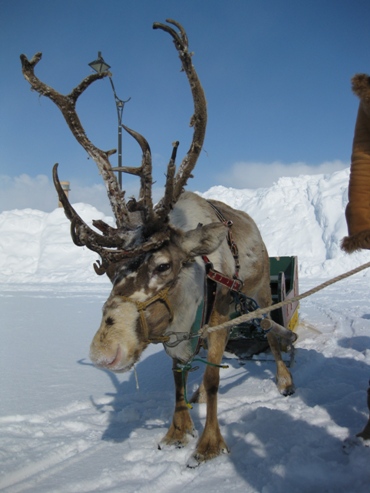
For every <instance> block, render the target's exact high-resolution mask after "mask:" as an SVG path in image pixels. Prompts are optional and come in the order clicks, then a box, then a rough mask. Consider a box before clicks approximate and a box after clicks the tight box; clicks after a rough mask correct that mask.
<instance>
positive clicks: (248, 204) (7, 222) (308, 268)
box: [0, 169, 370, 283]
mask: <svg viewBox="0 0 370 493" xmlns="http://www.w3.org/2000/svg"><path fill="white" fill-rule="evenodd" d="M348 178H349V169H346V170H343V171H338V172H335V173H333V174H331V175H322V174H321V175H314V176H312V175H310V176H299V177H295V178H289V177H284V178H280V179H279V180H278V182H276V183H275V184H274V185H273V186H272V187H270V188H259V189H256V190H250V189H245V190H236V189H232V188H226V187H223V186H217V187H213V188H211V189H210V190H208V191H207V192H205V193H203V194H201V195H202V196H203V197H205V198H207V199H210V198H215V199H217V200H221V201H223V202H226V203H227V204H229V205H231V206H232V207H235V208H237V209H241V210H244V211H245V212H247V213H248V214H249V215H250V216H252V217H253V219H254V220H255V221H256V223H257V224H258V226H259V228H260V230H261V233H262V236H263V238H264V241H265V243H266V246H267V249H268V251H269V255H270V256H283V255H297V256H298V259H299V275H300V277H302V278H304V277H315V278H320V277H328V276H336V275H338V274H341V273H343V272H346V271H347V270H350V269H352V268H354V267H357V266H358V265H360V264H362V263H364V262H367V261H369V259H370V256H369V253H368V252H359V253H355V254H352V255H350V256H349V255H346V254H345V253H343V252H342V251H341V250H340V242H341V240H342V238H343V237H344V236H345V235H346V234H347V225H346V221H345V215H344V211H345V206H346V203H347V193H348ZM74 207H75V209H76V210H77V212H78V213H79V214H80V215H81V217H83V219H84V220H85V221H86V222H87V223H89V224H91V221H92V220H93V219H103V220H104V221H106V222H108V223H110V224H112V218H107V217H105V216H104V214H103V213H101V212H99V211H98V210H97V209H95V208H94V207H92V206H90V205H87V204H82V203H79V204H75V205H74ZM69 228H70V224H69V221H68V220H67V218H66V217H65V216H64V213H63V211H62V209H56V210H54V211H53V212H51V213H45V212H41V211H38V210H31V209H24V210H13V211H6V212H3V213H2V214H0V282H2V283H26V282H39V283H40V282H61V281H62V282H107V280H106V278H105V277H102V278H99V277H98V276H96V274H95V272H94V270H93V268H92V264H93V263H94V261H95V260H97V257H98V255H97V254H95V253H93V252H91V251H89V250H88V249H87V248H85V247H83V248H78V247H76V246H75V245H74V244H73V242H72V240H71V237H70V233H69ZM361 275H362V276H369V275H370V274H369V272H368V271H363V273H362V274H361Z"/></svg>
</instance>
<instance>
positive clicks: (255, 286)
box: [21, 19, 294, 465]
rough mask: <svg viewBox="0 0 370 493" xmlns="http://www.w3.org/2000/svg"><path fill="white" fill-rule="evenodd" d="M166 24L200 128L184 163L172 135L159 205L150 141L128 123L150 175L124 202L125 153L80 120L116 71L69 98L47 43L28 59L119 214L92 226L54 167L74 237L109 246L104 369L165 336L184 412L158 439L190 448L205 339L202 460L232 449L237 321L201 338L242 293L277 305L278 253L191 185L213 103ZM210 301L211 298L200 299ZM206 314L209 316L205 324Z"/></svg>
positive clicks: (144, 173) (96, 346)
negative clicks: (191, 390) (193, 372)
mask: <svg viewBox="0 0 370 493" xmlns="http://www.w3.org/2000/svg"><path fill="white" fill-rule="evenodd" d="M167 22H168V23H169V24H171V25H172V26H174V27H175V28H177V30H176V29H174V28H173V27H171V26H168V25H167V24H161V23H154V24H153V28H154V29H161V30H163V31H165V32H167V33H169V34H170V36H171V37H172V38H173V41H174V44H175V47H176V50H177V52H178V55H179V58H180V60H181V63H182V69H183V71H184V72H185V74H186V76H187V78H188V81H189V84H190V88H191V92H192V96H193V102H194V114H193V116H192V118H191V123H190V125H191V126H192V127H193V137H192V142H191V145H190V148H189V150H188V152H187V154H186V155H185V157H184V159H183V160H182V162H181V164H180V166H179V167H178V169H177V170H176V165H175V159H176V154H177V148H178V144H179V143H178V142H176V143H174V144H173V151H172V155H171V159H170V160H169V164H168V168H167V175H166V183H165V191H164V196H163V198H162V199H161V200H160V201H159V202H158V203H157V204H156V205H154V204H153V200H152V191H151V188H152V160H151V151H150V147H149V144H148V142H147V141H146V139H145V138H144V137H143V136H142V135H140V134H139V133H138V132H136V131H134V130H131V129H130V128H128V127H126V126H124V125H123V128H124V129H125V130H126V131H127V132H128V134H130V135H131V136H132V137H133V138H134V139H135V140H136V141H137V143H138V144H139V145H140V147H141V151H142V162H141V165H140V166H138V167H123V168H122V171H123V172H125V173H128V174H132V175H136V176H138V177H139V178H140V191H139V198H138V200H135V199H130V200H129V201H127V202H126V200H125V192H124V191H121V189H120V187H119V185H118V182H117V179H116V177H115V175H114V173H113V171H112V169H111V164H110V162H109V157H110V156H111V155H112V154H113V153H114V152H115V151H114V150H113V151H103V150H101V149H99V148H97V147H96V146H95V145H94V144H93V143H92V142H91V141H90V140H89V139H88V138H87V136H86V134H85V131H84V129H83V127H82V125H81V122H80V120H79V118H78V115H77V112H76V108H75V105H76V102H77V99H78V97H79V96H80V95H81V94H82V93H83V91H84V90H85V89H86V88H87V87H88V86H90V84H92V83H93V82H94V81H96V80H97V79H101V78H103V77H106V76H109V75H110V74H109V72H103V73H94V74H90V75H89V76H88V77H86V78H85V79H84V80H83V81H82V82H81V83H80V84H79V85H78V86H77V87H75V88H74V89H73V90H72V91H71V93H70V94H68V95H66V96H64V95H62V94H60V93H58V92H57V91H56V90H54V89H53V88H51V87H49V86H47V85H46V84H44V83H43V82H41V81H40V80H39V79H38V78H37V77H36V76H35V74H34V68H35V66H36V64H37V63H38V62H39V61H40V59H41V56H42V54H41V53H37V54H36V55H35V56H34V57H33V58H32V59H31V60H30V61H29V60H28V59H27V58H26V56H25V55H21V61H22V70H23V74H24V77H25V78H26V80H27V81H28V82H29V83H30V84H31V86H32V88H33V89H34V90H36V91H37V92H38V93H39V94H40V95H44V96H47V97H49V98H50V99H51V100H52V101H53V102H54V103H55V104H56V105H57V106H58V107H59V109H60V110H61V112H62V114H63V116H64V118H65V120H66V122H67V124H68V126H69V128H70V130H71V131H72V133H73V135H74V136H75V138H76V139H77V141H78V142H79V143H80V144H81V145H82V147H83V148H84V149H85V150H86V151H87V153H88V154H89V155H90V157H91V158H92V159H93V160H94V161H95V162H96V164H97V166H98V168H99V171H100V174H101V175H102V177H103V179H104V182H105V184H106V187H107V193H108V197H109V200H110V203H111V207H112V210H113V212H114V215H115V220H116V227H111V226H109V225H108V224H106V223H104V222H103V221H100V220H99V221H93V226H94V228H92V227H90V226H89V225H87V224H86V223H85V222H84V221H83V219H82V218H81V217H80V216H79V215H78V214H77V212H76V211H75V210H74V208H73V207H72V205H71V204H70V203H69V201H68V198H67V197H66V195H65V194H64V192H63V190H62V187H61V185H60V182H59V178H58V173H57V166H58V165H55V166H54V169H53V180H54V184H55V187H56V190H57V192H58V195H59V199H60V201H61V203H62V204H63V207H64V211H65V214H66V216H67V217H68V219H69V220H70V221H71V236H72V239H73V241H74V243H75V244H76V245H78V246H86V247H87V248H89V249H90V250H92V251H94V252H96V253H97V254H99V256H100V257H101V260H99V261H97V263H96V264H94V268H95V271H96V273H97V274H100V275H101V274H104V273H106V274H107V275H108V277H109V279H110V281H111V282H112V284H113V287H112V291H111V293H110V295H109V298H108V299H107V301H106V302H105V304H104V307H103V317H102V321H101V324H100V327H99V329H98V331H97V332H96V334H95V336H94V338H93V340H92V343H91V348H90V358H91V360H92V361H93V363H94V364H95V365H96V366H98V367H100V368H104V369H108V370H110V371H113V372H125V371H128V370H129V369H131V368H132V367H133V365H135V363H136V362H138V360H139V358H140V355H141V354H142V352H143V351H144V350H145V348H146V347H147V346H148V345H149V344H150V343H162V344H163V345H164V348H165V351H166V352H167V353H168V355H169V356H170V357H171V358H172V359H173V370H174V371H173V375H174V381H175V390H176V399H175V410H174V415H173V419H172V423H171V425H170V427H169V430H168V432H167V434H166V435H165V436H164V438H163V439H162V441H161V442H160V444H159V448H162V447H164V446H175V447H183V446H184V445H186V444H187V443H188V441H189V438H190V437H192V436H195V430H194V425H193V422H192V419H191V416H190V413H189V407H188V402H187V399H186V391H185V389H186V376H187V372H188V369H189V362H191V361H192V358H193V357H194V355H195V354H196V353H197V351H198V350H199V346H200V343H201V342H202V343H203V344H206V346H207V351H208V352H207V364H206V365H205V371H204V377H203V383H202V385H201V387H200V389H199V390H198V391H197V392H196V395H195V396H194V399H193V401H198V402H201V401H204V400H205V401H206V403H207V414H206V422H205V427H204V430H203V433H202V434H201V436H200V438H199V440H198V443H197V447H196V451H195V453H194V454H193V456H192V459H191V461H190V463H191V464H190V463H189V465H198V464H199V463H201V462H203V461H206V460H208V459H212V458H214V457H216V456H218V455H220V454H222V453H227V452H228V451H229V450H228V447H227V445H226V442H225V440H224V438H223V437H222V435H221V432H220V428H219V423H218V419H217V392H218V388H219V379H220V377H219V365H220V363H221V360H222V356H223V353H224V350H225V345H226V343H227V340H228V334H229V331H228V329H223V330H219V331H214V332H212V333H208V335H207V333H206V334H205V336H204V337H203V338H200V337H199V335H197V334H199V328H200V327H202V326H203V325H204V324H205V323H208V326H209V327H212V326H215V325H217V324H220V323H222V322H225V321H227V320H229V316H230V311H231V306H232V304H231V301H232V295H233V294H235V293H237V294H238V293H239V294H240V295H246V296H248V297H251V298H253V299H254V300H255V301H256V303H257V304H258V305H259V306H260V307H265V306H268V305H270V304H271V292H270V278H269V258H268V254H267V250H266V246H265V245H264V243H263V240H262V238H261V235H260V232H259V230H258V228H257V226H256V224H255V223H254V221H253V220H252V218H251V217H250V216H249V215H247V214H246V213H244V212H241V211H238V210H234V209H232V208H231V207H229V206H227V205H225V204H224V203H221V202H218V201H215V200H209V201H207V200H205V199H203V198H201V197H200V196H198V195H196V194H194V193H191V192H188V191H184V187H185V186H186V184H187V180H188V179H189V178H190V177H191V173H192V171H193V169H194V167H195V164H196V162H197V159H198V156H199V154H200V152H201V149H202V146H203V141H204V136H205V131H206V122H207V109H206V100H205V95H204V91H203V88H202V86H201V84H200V81H199V79H198V76H197V73H196V71H195V69H194V67H193V64H192V59H191V56H192V54H191V53H190V52H189V50H188V39H187V35H186V32H185V30H184V29H183V27H182V26H181V25H180V24H179V23H178V22H176V21H174V20H170V19H168V20H167ZM231 229H232V234H231ZM208 278H209V279H210V281H209V282H208V283H207V282H206V279H208ZM209 286H211V289H209ZM208 292H211V294H209V293H208ZM205 299H206V301H205ZM203 305H207V306H205V307H204V308H202V307H203ZM198 319H201V321H200V322H199V321H198V322H197V320H198ZM194 326H195V327H196V330H195V333H194ZM289 332H290V331H289ZM203 339H204V340H203ZM267 340H268V343H269V345H270V347H271V350H272V353H273V355H274V357H275V360H276V365H277V375H276V379H277V387H278V389H279V391H280V392H281V393H282V394H283V395H288V394H291V393H293V391H294V387H293V381H292V377H291V375H290V373H289V371H288V369H287V368H286V366H285V364H284V362H283V360H282V358H281V354H280V347H279V341H278V338H277V336H276V334H275V333H274V332H273V331H270V332H269V333H268V334H267Z"/></svg>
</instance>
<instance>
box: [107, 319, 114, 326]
mask: <svg viewBox="0 0 370 493" xmlns="http://www.w3.org/2000/svg"><path fill="white" fill-rule="evenodd" d="M105 325H108V326H109V327H110V326H112V325H114V320H113V318H112V317H107V318H106V319H105Z"/></svg>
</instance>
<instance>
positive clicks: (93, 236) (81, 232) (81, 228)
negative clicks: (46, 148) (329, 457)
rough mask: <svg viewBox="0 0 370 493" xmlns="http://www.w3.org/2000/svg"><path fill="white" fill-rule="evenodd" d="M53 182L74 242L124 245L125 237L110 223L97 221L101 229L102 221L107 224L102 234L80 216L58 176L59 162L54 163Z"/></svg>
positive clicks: (84, 244)
mask: <svg viewBox="0 0 370 493" xmlns="http://www.w3.org/2000/svg"><path fill="white" fill-rule="evenodd" d="M53 182H54V186H55V189H56V191H57V193H58V197H59V201H60V202H61V204H62V206H63V209H64V213H65V215H66V216H67V218H68V219H69V220H70V221H71V236H72V239H73V242H74V243H75V244H76V245H77V246H87V245H93V244H96V245H99V246H105V247H109V248H112V247H117V246H121V245H122V243H123V239H122V238H121V237H120V236H119V234H118V231H117V230H116V229H115V228H112V227H110V226H108V224H105V223H103V221H97V222H98V225H97V227H98V228H99V229H100V230H102V229H103V226H102V223H103V224H104V225H105V233H106V235H105V236H102V235H100V234H99V233H97V232H96V231H94V230H93V229H92V228H90V227H89V226H88V225H87V224H86V223H85V222H84V220H83V219H82V218H81V216H79V214H78V213H77V212H76V210H75V209H74V208H73V207H72V205H71V204H70V202H69V200H68V198H67V195H66V194H65V193H64V190H63V188H62V185H61V184H60V181H59V176H58V164H54V166H53ZM92 250H94V248H92ZM95 251H96V249H95Z"/></svg>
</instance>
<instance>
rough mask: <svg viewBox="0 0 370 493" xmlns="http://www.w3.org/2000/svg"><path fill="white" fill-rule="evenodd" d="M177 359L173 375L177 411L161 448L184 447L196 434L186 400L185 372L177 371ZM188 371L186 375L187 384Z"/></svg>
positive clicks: (174, 361)
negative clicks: (166, 446)
mask: <svg viewBox="0 0 370 493" xmlns="http://www.w3.org/2000/svg"><path fill="white" fill-rule="evenodd" d="M176 368H177V360H175V359H174V360H173V375H174V380H175V390H176V402H175V411H174V414H173V418H172V423H171V426H170V427H169V430H168V432H167V433H166V435H165V436H164V437H163V439H162V440H161V442H160V444H159V448H162V446H163V445H169V446H174V447H176V448H182V447H184V446H185V445H186V444H187V443H188V441H189V437H190V436H192V437H194V436H195V428H194V424H193V421H192V419H191V417H190V413H189V408H188V406H187V405H186V402H185V395H184V392H185V388H184V382H183V374H182V373H181V372H178V371H176ZM186 379H187V373H186V376H185V385H186Z"/></svg>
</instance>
